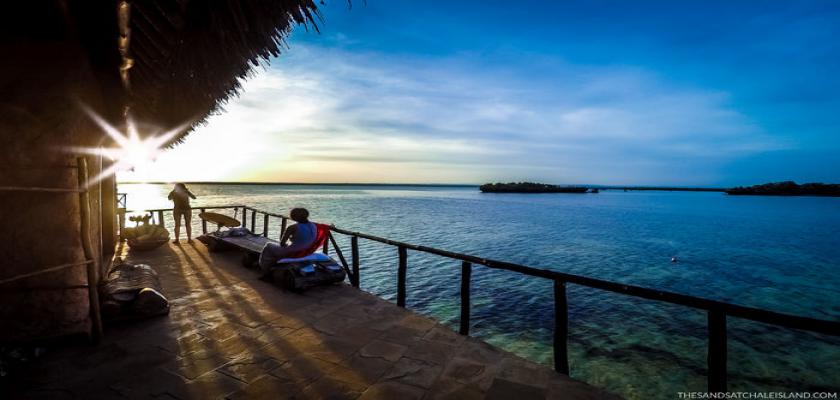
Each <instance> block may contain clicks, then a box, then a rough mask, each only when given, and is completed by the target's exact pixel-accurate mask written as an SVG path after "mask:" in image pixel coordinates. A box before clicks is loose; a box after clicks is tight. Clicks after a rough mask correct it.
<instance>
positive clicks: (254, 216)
mask: <svg viewBox="0 0 840 400" xmlns="http://www.w3.org/2000/svg"><path fill="white" fill-rule="evenodd" d="M256 232H257V212H256V211H252V212H251V233H256Z"/></svg>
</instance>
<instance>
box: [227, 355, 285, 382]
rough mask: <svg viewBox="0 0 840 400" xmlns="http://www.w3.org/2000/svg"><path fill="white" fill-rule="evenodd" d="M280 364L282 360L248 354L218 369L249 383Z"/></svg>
mask: <svg viewBox="0 0 840 400" xmlns="http://www.w3.org/2000/svg"><path fill="white" fill-rule="evenodd" d="M282 364H283V363H282V362H280V361H277V360H275V359H273V358H269V357H260V356H253V355H249V356H246V357H243V358H239V359H236V360H233V361H232V362H230V363H228V364H226V365H225V366H223V367H222V368H219V370H218V371H219V372H221V373H223V374H225V375H227V376H230V377H231V378H236V379H239V380H240V381H242V382H245V383H251V382H254V381H255V380H257V378H260V377H262V376H264V375H266V374H268V372H269V371H271V370H273V369H275V368H277V367H279V366H281V365H282Z"/></svg>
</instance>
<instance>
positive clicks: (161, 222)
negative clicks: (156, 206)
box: [158, 211, 166, 228]
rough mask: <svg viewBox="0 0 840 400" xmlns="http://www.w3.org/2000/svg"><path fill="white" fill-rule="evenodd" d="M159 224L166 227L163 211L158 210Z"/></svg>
mask: <svg viewBox="0 0 840 400" xmlns="http://www.w3.org/2000/svg"><path fill="white" fill-rule="evenodd" d="M158 225H160V226H161V227H163V228H166V224H164V223H163V211H158Z"/></svg>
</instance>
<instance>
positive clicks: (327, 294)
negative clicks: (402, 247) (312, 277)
mask: <svg viewBox="0 0 840 400" xmlns="http://www.w3.org/2000/svg"><path fill="white" fill-rule="evenodd" d="M127 258H128V260H129V261H130V262H135V263H140V262H142V263H147V264H150V265H152V266H153V267H154V268H155V269H156V270H157V271H158V272H159V274H160V275H161V279H162V281H163V285H164V287H165V290H166V294H167V296H169V298H170V301H171V304H172V309H171V313H170V314H169V315H168V316H166V317H158V318H154V319H150V320H145V321H139V322H132V323H124V324H121V325H117V326H111V327H108V329H107V331H106V337H105V340H104V341H103V343H101V344H100V345H98V346H90V345H78V346H73V347H69V348H64V349H62V350H59V351H54V352H52V353H49V354H48V355H47V356H46V357H45V358H44V359H43V361H42V362H40V363H39V364H38V365H36V366H34V368H35V369H36V370H35V371H31V372H30V373H29V374H28V375H27V378H26V379H25V380H23V381H22V382H21V383H20V384H21V387H22V389H21V391H20V392H19V393H15V394H14V395H13V397H11V398H17V397H18V396H20V397H21V398H48V399H62V398H84V399H96V398H105V399H111V398H114V399H116V398H131V399H133V398H156V399H170V400H171V399H217V398H226V399H283V398H307V399H308V398H330V399H332V398H335V399H343V398H348V399H355V398H358V399H406V400H408V399H438V398H452V399H474V398H475V399H478V398H489V399H509V398H516V399H517V400H526V399H532V398H533V399H542V398H549V399H590V398H608V397H611V396H609V395H607V394H605V393H603V392H600V391H598V390H596V389H594V388H592V387H590V386H588V385H586V384H583V383H580V382H578V381H574V380H572V379H569V378H565V377H562V376H560V375H558V374H556V373H554V371H552V370H551V369H549V368H546V367H544V366H541V365H537V364H534V363H531V362H528V361H526V360H524V359H521V358H519V357H516V356H514V355H512V354H509V353H507V352H504V351H501V350H499V349H497V348H494V347H492V346H490V345H488V344H486V343H484V342H482V341H480V340H477V339H473V338H467V337H464V336H461V335H458V334H457V333H455V332H453V331H451V330H450V329H448V328H447V327H445V326H442V325H440V324H438V323H436V322H435V321H434V320H432V319H430V318H427V317H423V316H420V315H417V314H414V313H412V312H410V311H407V310H404V309H401V308H399V307H397V306H396V305H393V304H391V303H389V302H387V301H385V300H382V299H379V298H377V297H375V296H372V295H370V294H367V293H365V292H363V291H360V290H357V289H354V288H352V287H350V286H347V285H334V286H330V287H321V288H315V289H310V290H309V291H306V292H304V293H303V294H296V293H290V292H285V291H283V290H282V289H280V288H279V287H276V286H274V285H272V284H269V283H266V282H262V281H260V280H258V279H257V278H256V273H255V272H254V271H250V270H247V269H245V268H243V267H241V266H240V265H239V257H238V255H237V254H236V253H208V252H207V250H206V248H205V247H204V245H203V244H201V243H199V242H195V243H192V244H187V243H183V244H181V245H173V244H169V245H168V246H165V247H162V248H160V249H157V250H154V251H152V252H146V253H129V254H127Z"/></svg>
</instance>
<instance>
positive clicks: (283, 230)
mask: <svg viewBox="0 0 840 400" xmlns="http://www.w3.org/2000/svg"><path fill="white" fill-rule="evenodd" d="M281 220H282V221H280V238H281V239H282V238H283V234H284V233H286V217H283V218H281Z"/></svg>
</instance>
